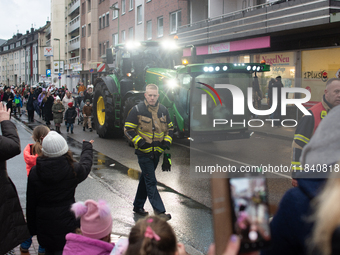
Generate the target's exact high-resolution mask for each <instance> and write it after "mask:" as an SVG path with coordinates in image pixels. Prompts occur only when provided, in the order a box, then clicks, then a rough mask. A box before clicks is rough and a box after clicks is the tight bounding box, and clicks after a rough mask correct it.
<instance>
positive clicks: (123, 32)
mask: <svg viewBox="0 0 340 255" xmlns="http://www.w3.org/2000/svg"><path fill="white" fill-rule="evenodd" d="M121 41H122V43H124V42H125V30H123V31H122V40H121Z"/></svg>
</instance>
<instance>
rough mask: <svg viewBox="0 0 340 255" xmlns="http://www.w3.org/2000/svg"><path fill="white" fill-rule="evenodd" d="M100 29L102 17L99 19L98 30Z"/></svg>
mask: <svg viewBox="0 0 340 255" xmlns="http://www.w3.org/2000/svg"><path fill="white" fill-rule="evenodd" d="M100 29H102V17H100V18H99V30H100Z"/></svg>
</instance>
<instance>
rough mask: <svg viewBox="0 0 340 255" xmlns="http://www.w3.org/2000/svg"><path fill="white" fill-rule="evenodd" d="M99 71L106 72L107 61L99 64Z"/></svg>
mask: <svg viewBox="0 0 340 255" xmlns="http://www.w3.org/2000/svg"><path fill="white" fill-rule="evenodd" d="M97 72H99V73H100V72H105V63H100V64H97Z"/></svg>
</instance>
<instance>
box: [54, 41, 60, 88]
mask: <svg viewBox="0 0 340 255" xmlns="http://www.w3.org/2000/svg"><path fill="white" fill-rule="evenodd" d="M53 40H54V41H59V64H58V79H59V88H61V86H60V80H61V79H60V77H59V73H60V39H58V38H54V39H53Z"/></svg>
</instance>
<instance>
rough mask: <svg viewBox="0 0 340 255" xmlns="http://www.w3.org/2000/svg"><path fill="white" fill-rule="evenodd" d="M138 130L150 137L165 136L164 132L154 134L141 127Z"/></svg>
mask: <svg viewBox="0 0 340 255" xmlns="http://www.w3.org/2000/svg"><path fill="white" fill-rule="evenodd" d="M138 132H139V133H140V134H142V135H145V136H147V137H149V138H163V136H164V132H162V133H155V134H152V133H149V132H142V131H141V130H140V128H138Z"/></svg>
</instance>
